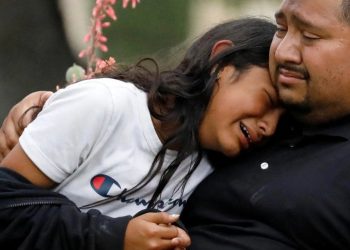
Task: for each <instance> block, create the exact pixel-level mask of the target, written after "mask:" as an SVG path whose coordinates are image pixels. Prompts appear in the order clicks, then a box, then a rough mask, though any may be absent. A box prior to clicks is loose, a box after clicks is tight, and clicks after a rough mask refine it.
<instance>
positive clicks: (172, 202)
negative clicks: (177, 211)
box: [90, 174, 186, 209]
mask: <svg viewBox="0 0 350 250" xmlns="http://www.w3.org/2000/svg"><path fill="white" fill-rule="evenodd" d="M90 184H91V187H92V188H93V189H94V190H95V192H96V193H98V194H99V195H101V196H103V197H106V198H107V197H113V196H116V195H119V196H120V197H119V198H118V199H117V200H119V201H120V202H122V203H128V204H135V205H136V206H143V207H147V206H148V204H149V202H150V201H149V200H146V199H144V198H142V197H130V196H128V195H125V192H126V191H127V189H124V190H122V188H121V186H120V184H119V183H118V182H117V181H116V180H114V179H113V178H112V177H110V176H108V175H105V174H98V175H95V176H94V177H92V178H91V180H90ZM185 203H186V200H183V199H182V198H178V199H174V198H170V199H159V200H157V201H156V203H155V205H154V208H158V209H171V208H173V207H176V206H178V207H182V206H184V204H185Z"/></svg>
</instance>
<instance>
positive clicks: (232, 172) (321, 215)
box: [182, 0, 350, 250]
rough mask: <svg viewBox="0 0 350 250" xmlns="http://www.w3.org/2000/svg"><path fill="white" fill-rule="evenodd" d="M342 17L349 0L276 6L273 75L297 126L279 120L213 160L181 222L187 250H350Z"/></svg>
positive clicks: (348, 35) (348, 33)
mask: <svg viewBox="0 0 350 250" xmlns="http://www.w3.org/2000/svg"><path fill="white" fill-rule="evenodd" d="M348 13H350V2H349V0H283V1H282V4H281V7H280V9H279V10H278V11H277V13H276V21H277V24H278V31H277V33H276V35H275V37H274V40H273V43H272V46H271V55H270V58H271V61H270V64H271V75H272V78H273V80H274V81H275V82H276V88H277V89H278V92H279V95H280V97H281V100H282V102H283V103H284V104H285V106H286V107H287V108H288V109H289V110H290V113H291V114H292V115H293V117H294V118H295V119H296V120H297V121H298V122H299V124H294V123H293V124H292V122H291V121H290V120H288V119H286V120H283V121H282V122H281V124H280V125H281V126H280V130H279V132H278V133H277V135H276V138H275V139H274V140H273V141H271V142H270V144H269V145H265V146H264V147H261V148H258V149H256V150H255V151H254V152H249V153H247V154H246V155H241V156H240V157H239V158H235V159H227V158H224V157H223V156H221V155H213V156H212V160H213V163H214V166H216V167H217V170H216V171H215V172H214V173H213V174H212V175H211V176H210V177H209V178H207V180H205V181H204V182H203V183H202V184H201V185H200V186H199V187H198V188H197V190H196V191H195V192H194V194H193V195H192V197H191V199H190V200H189V201H188V204H187V206H186V208H185V210H184V212H183V215H182V219H183V221H184V222H185V224H186V226H187V228H188V230H189V234H190V236H191V240H192V244H191V247H190V249H201V250H206V249H208V250H209V249H210V250H212V249H220V250H226V249H248V250H249V249H268V250H275V249H276V250H277V249H283V250H288V249H332V250H334V249H349V248H350V237H349V235H350V227H349V225H350V213H349V209H348V208H349V207H350V199H349V198H350V184H349V183H350V166H349V165H350V164H349V162H350V159H349V158H350V157H348V152H350V141H349V140H350V98H349V97H350V71H349V70H348V69H349V68H350V60H348V58H350V15H349V14H348ZM286 118H288V117H286ZM287 125H288V126H287Z"/></svg>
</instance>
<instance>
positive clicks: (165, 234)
mask: <svg viewBox="0 0 350 250" xmlns="http://www.w3.org/2000/svg"><path fill="white" fill-rule="evenodd" d="M178 219H179V216H177V215H170V214H167V213H165V212H159V213H146V214H143V215H140V216H138V217H136V218H133V219H132V220H130V222H129V224H128V227H127V229H126V233H125V243H124V250H173V249H185V248H186V247H188V246H189V245H190V243H191V240H190V238H189V236H188V235H187V233H186V232H185V231H184V230H182V229H181V228H179V227H176V226H174V225H172V223H174V222H176V221H177V220H178Z"/></svg>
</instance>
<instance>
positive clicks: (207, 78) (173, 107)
mask: <svg viewBox="0 0 350 250" xmlns="http://www.w3.org/2000/svg"><path fill="white" fill-rule="evenodd" d="M275 29H276V27H275V25H274V24H272V23H271V22H270V21H268V20H265V19H261V18H244V19H238V20H232V21H228V22H225V23H222V24H219V25H217V26H215V27H214V28H212V29H211V30H209V31H208V32H207V33H205V34H204V35H203V36H202V37H200V38H199V39H198V40H197V41H195V42H194V43H193V44H192V46H191V47H190V48H189V49H188V50H187V52H186V54H185V56H184V58H183V59H182V60H181V62H180V63H179V64H178V65H177V66H176V67H175V68H174V69H173V70H168V71H163V72H158V65H157V63H156V62H155V61H154V60H152V59H143V60H141V61H140V62H139V63H137V64H136V65H134V66H127V67H119V66H118V68H116V69H115V70H110V69H109V70H108V71H107V72H105V73H104V74H103V75H102V76H103V77H111V78H115V79H119V80H123V81H127V82H131V83H133V84H135V85H136V86H137V87H138V88H140V89H142V90H143V91H145V92H146V93H147V96H148V107H149V110H150V112H151V115H152V116H153V117H154V118H156V119H158V120H160V121H161V123H162V124H164V125H169V126H171V125H173V124H176V129H175V130H174V131H173V133H172V134H171V135H170V137H168V138H167V139H166V140H165V142H164V143H163V146H162V147H161V149H160V150H159V152H158V154H157V155H156V157H155V159H154V161H153V163H152V165H151V168H150V170H149V172H148V174H147V175H146V176H145V177H144V178H143V180H141V181H140V183H138V184H137V185H136V186H135V187H133V188H132V189H130V190H126V192H124V193H123V195H128V194H132V193H134V192H136V191H138V190H140V189H142V188H143V187H144V186H146V185H147V184H148V183H149V182H150V181H151V179H152V178H154V177H155V176H156V174H158V173H159V172H160V171H161V168H162V167H163V162H164V157H165V154H166V150H167V149H169V148H171V146H174V145H180V146H179V147H178V151H177V155H176V157H175V159H174V160H173V161H172V162H171V163H170V164H169V165H168V166H166V167H165V170H164V171H162V174H161V179H160V182H159V184H158V187H157V189H156V190H155V192H154V194H153V196H152V199H151V201H150V203H149V207H154V206H156V205H157V199H159V197H160V196H161V193H162V191H163V189H164V187H165V186H166V185H167V183H168V182H169V180H170V178H171V177H172V175H173V174H174V172H175V171H176V170H177V169H178V167H179V165H180V164H181V162H182V161H183V160H185V159H186V158H187V157H188V156H190V155H191V154H193V156H192V160H191V164H190V167H189V168H188V169H183V171H187V173H186V175H185V178H184V179H183V180H182V181H181V182H180V183H178V185H177V186H176V188H175V190H173V192H176V191H178V190H181V194H183V191H184V188H185V185H186V183H187V181H188V179H189V178H190V176H191V174H192V173H193V172H194V170H195V169H196V168H197V166H198V165H199V163H200V161H201V159H202V156H203V150H202V148H201V146H200V144H199V135H198V130H199V126H200V122H201V120H202V118H203V115H204V113H205V111H206V108H207V106H208V103H209V99H210V97H211V95H212V92H213V88H214V86H215V82H216V75H217V72H219V71H220V69H221V68H223V67H224V66H226V65H233V66H235V68H236V70H238V71H239V72H242V71H244V70H246V69H248V68H249V67H251V66H259V67H264V68H267V67H268V56H269V48H270V44H271V40H272V37H273V35H274V33H275ZM220 40H230V41H232V42H233V44H234V46H232V47H231V48H230V49H228V50H225V51H224V52H223V53H221V54H219V55H218V56H216V57H215V58H211V59H210V55H211V51H212V48H213V46H214V44H215V43H216V42H217V41H220ZM149 62H151V63H153V65H154V66H153V68H150V67H147V65H146V64H147V63H149ZM213 69H215V70H214V72H213ZM119 198H121V197H120V195H119V196H116V197H111V198H107V199H106V200H102V201H100V202H96V203H93V204H90V205H88V206H84V207H83V208H89V207H92V206H95V205H100V204H103V203H106V202H109V201H111V200H116V199H119Z"/></svg>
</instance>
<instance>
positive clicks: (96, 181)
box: [90, 174, 121, 197]
mask: <svg viewBox="0 0 350 250" xmlns="http://www.w3.org/2000/svg"><path fill="white" fill-rule="evenodd" d="M90 184H91V187H92V188H93V189H94V190H95V192H96V193H98V194H99V195H101V196H103V197H111V196H115V195H116V194H118V193H120V189H121V187H120V185H119V183H118V182H117V181H116V180H114V179H113V178H112V177H110V176H108V175H104V174H98V175H95V176H94V177H92V178H91V181H90Z"/></svg>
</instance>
